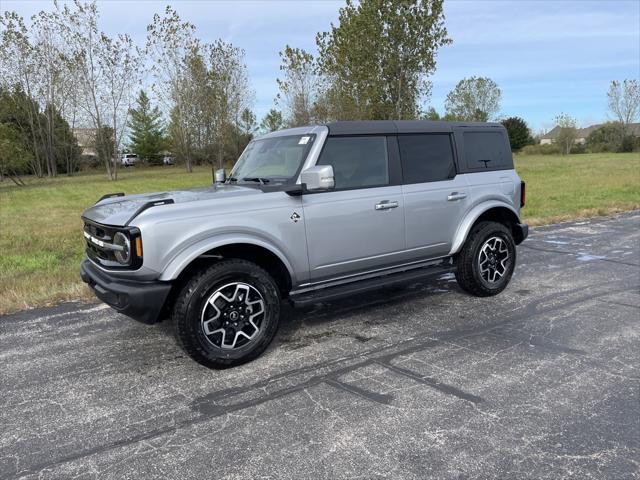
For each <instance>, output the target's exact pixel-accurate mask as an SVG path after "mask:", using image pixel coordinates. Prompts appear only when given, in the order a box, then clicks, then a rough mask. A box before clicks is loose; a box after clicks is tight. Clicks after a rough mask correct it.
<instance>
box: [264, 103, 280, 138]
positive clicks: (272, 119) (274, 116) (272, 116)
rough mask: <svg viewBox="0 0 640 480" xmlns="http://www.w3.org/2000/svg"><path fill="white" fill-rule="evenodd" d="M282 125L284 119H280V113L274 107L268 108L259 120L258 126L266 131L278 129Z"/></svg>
mask: <svg viewBox="0 0 640 480" xmlns="http://www.w3.org/2000/svg"><path fill="white" fill-rule="evenodd" d="M283 125H284V120H283V119H282V113H280V112H279V111H278V110H276V109H275V108H272V109H271V110H269V112H268V113H267V114H266V115H265V116H264V118H263V119H262V122H260V128H261V129H262V130H264V131H265V132H267V133H268V132H275V131H276V130H280V129H281V128H282V127H283Z"/></svg>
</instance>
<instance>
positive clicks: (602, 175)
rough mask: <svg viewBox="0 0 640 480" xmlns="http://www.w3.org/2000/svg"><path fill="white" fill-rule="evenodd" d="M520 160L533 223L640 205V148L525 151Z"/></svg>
mask: <svg viewBox="0 0 640 480" xmlns="http://www.w3.org/2000/svg"><path fill="white" fill-rule="evenodd" d="M515 162H516V168H517V170H518V174H519V175H520V177H522V179H523V180H524V181H525V182H527V205H526V207H525V208H524V210H523V216H524V218H525V219H526V221H527V222H528V223H529V224H530V225H542V224H546V223H554V222H559V221H563V220H568V219H572V218H583V217H584V218H586V217H593V216H599V215H609V214H612V213H616V212H620V211H625V210H635V209H638V208H640V153H614V154H612V153H591V154H583V155H569V156H564V157H563V156H556V155H522V156H516V158H515Z"/></svg>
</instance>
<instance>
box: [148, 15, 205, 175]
mask: <svg viewBox="0 0 640 480" xmlns="http://www.w3.org/2000/svg"><path fill="white" fill-rule="evenodd" d="M194 31H195V26H194V25H193V24H192V23H189V22H183V21H182V19H181V18H180V16H179V15H178V13H177V12H176V11H175V10H174V9H173V8H172V7H170V6H167V8H166V9H165V13H164V16H160V15H158V14H155V15H154V16H153V22H152V23H151V24H150V25H149V26H147V32H148V34H147V54H148V56H149V58H150V60H151V65H152V67H151V68H152V73H153V75H154V80H155V82H154V85H153V89H154V92H155V93H156V96H157V97H158V98H159V99H160V100H161V101H162V102H164V105H165V108H166V110H167V111H169V112H170V124H169V138H170V142H171V148H172V151H173V153H174V154H175V155H176V156H177V157H178V158H179V159H180V160H182V161H184V164H185V168H186V170H187V172H191V171H193V152H194V149H195V144H194V143H195V141H196V139H197V132H196V126H195V124H194V115H195V113H196V110H197V108H196V107H197V103H196V102H197V98H198V95H197V92H196V89H198V88H202V84H199V83H194V82H193V81H192V78H190V75H192V74H193V73H194V71H195V69H194V68H193V67H194V63H195V62H197V61H198V56H199V52H198V42H197V41H196V40H195V39H194V37H193V33H194ZM200 59H201V57H200ZM189 67H191V68H189ZM198 80H202V79H200V78H199V79H198Z"/></svg>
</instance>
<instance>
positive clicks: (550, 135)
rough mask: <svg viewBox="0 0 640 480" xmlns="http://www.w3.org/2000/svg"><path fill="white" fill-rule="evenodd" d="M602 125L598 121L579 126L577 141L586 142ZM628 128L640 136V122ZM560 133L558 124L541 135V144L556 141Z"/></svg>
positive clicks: (634, 134)
mask: <svg viewBox="0 0 640 480" xmlns="http://www.w3.org/2000/svg"><path fill="white" fill-rule="evenodd" d="M602 125H604V124H603V123H597V124H595V125H591V126H589V127H585V128H579V129H578V136H577V137H576V143H578V144H581V143H585V142H586V141H587V137H588V136H589V134H590V133H591V132H593V131H594V130H596V129H597V128H600V127H601V126H602ZM627 128H628V129H629V130H630V131H631V133H632V134H633V136H635V137H640V123H630V124H629V125H627ZM559 133H560V127H559V126H557V125H556V126H555V127H553V128H552V129H551V130H549V131H548V132H547V133H545V134H544V135H543V136H541V137H540V145H549V144H551V143H553V142H555V141H556V138H558V134H559Z"/></svg>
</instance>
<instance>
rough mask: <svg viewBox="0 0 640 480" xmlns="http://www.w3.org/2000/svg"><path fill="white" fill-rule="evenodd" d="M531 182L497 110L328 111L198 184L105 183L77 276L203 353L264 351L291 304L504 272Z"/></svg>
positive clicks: (236, 357)
mask: <svg viewBox="0 0 640 480" xmlns="http://www.w3.org/2000/svg"><path fill="white" fill-rule="evenodd" d="M524 202H525V184H524V182H521V180H520V178H519V177H518V175H517V174H516V172H515V170H514V166H513V158H512V155H511V150H510V147H509V140H508V137H507V133H506V131H505V129H504V127H502V125H500V124H494V123H448V122H431V121H361V122H334V123H328V124H325V125H316V126H309V127H301V128H292V129H288V130H282V131H278V132H273V133H269V134H267V135H265V136H263V137H260V138H257V139H255V140H252V141H251V142H250V143H249V145H248V146H247V147H246V149H245V150H244V152H243V153H242V155H241V156H240V158H239V159H238V161H237V162H236V164H235V166H234V167H233V169H232V170H231V173H230V175H229V177H228V178H226V177H225V176H224V172H223V171H218V172H216V182H215V183H214V184H213V185H211V186H209V187H207V188H202V189H197V190H188V191H172V192H162V193H150V194H144V195H127V196H125V195H124V194H123V193H116V194H111V195H106V196H104V197H103V198H101V199H100V200H99V201H98V202H97V203H96V204H95V205H94V206H93V207H91V208H89V209H88V210H86V211H85V212H84V214H83V216H82V218H83V220H84V237H85V240H86V252H87V259H85V260H84V261H83V263H82V266H81V276H82V279H83V280H84V281H85V282H86V283H88V284H89V286H90V287H91V288H92V289H93V290H94V292H95V294H96V295H97V296H98V298H100V299H101V300H102V301H104V302H106V303H107V304H109V305H110V306H112V307H113V308H115V309H116V310H117V311H119V312H121V313H123V314H125V315H128V316H130V317H132V318H134V319H137V320H140V321H142V322H145V323H154V322H157V321H159V320H161V319H163V318H165V317H168V316H171V317H172V318H173V321H174V322H175V332H176V336H177V339H178V341H179V343H180V344H181V345H182V347H183V348H184V349H185V350H186V352H187V353H188V354H189V355H190V356H192V357H193V358H194V359H195V360H197V361H198V362H200V363H202V364H204V365H207V366H209V367H225V366H231V365H237V364H240V363H243V362H246V361H249V360H251V359H254V358H255V357H257V356H258V355H260V354H261V353H262V352H263V351H264V350H265V349H266V348H267V346H268V345H269V343H270V342H271V340H272V339H273V338H274V336H275V334H276V330H277V328H278V321H279V316H280V308H281V303H282V301H283V300H288V301H290V302H291V303H292V304H293V305H294V306H297V305H309V304H313V303H317V302H322V301H327V300H331V299H335V298H338V297H341V296H352V295H356V294H358V293H361V292H364V291H367V290H372V289H376V288H381V287H384V286H388V285H390V284H394V283H401V282H406V281H410V280H415V279H418V278H422V277H427V276H429V275H438V274H442V273H443V272H455V276H456V279H457V281H458V284H459V285H460V287H461V288H462V289H463V290H465V291H467V292H469V293H471V294H473V295H477V296H490V295H496V294H497V293H499V292H501V291H502V290H503V289H504V288H505V287H506V286H507V284H508V283H509V280H510V278H511V275H512V273H513V270H514V267H515V263H516V248H515V246H516V245H517V244H519V243H520V242H522V241H523V240H524V239H525V238H526V237H527V233H528V227H527V225H525V224H523V223H522V222H521V220H520V208H521V207H522V206H524Z"/></svg>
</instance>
